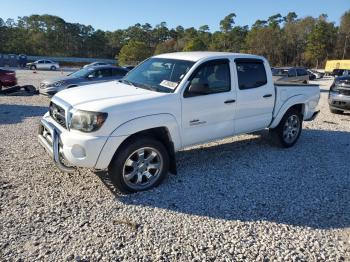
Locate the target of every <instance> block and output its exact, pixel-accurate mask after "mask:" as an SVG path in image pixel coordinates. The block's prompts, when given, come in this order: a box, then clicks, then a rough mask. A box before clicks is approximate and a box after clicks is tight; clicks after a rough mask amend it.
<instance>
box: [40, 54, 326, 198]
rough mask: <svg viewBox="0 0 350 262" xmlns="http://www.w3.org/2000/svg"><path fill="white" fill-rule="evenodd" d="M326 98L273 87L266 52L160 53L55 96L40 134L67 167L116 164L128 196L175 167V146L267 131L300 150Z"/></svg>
mask: <svg viewBox="0 0 350 262" xmlns="http://www.w3.org/2000/svg"><path fill="white" fill-rule="evenodd" d="M319 98H320V89H319V86H318V85H304V84H303V85H297V84H287V83H283V84H274V83H273V80H272V75H271V68H270V66H269V63H268V61H267V60H266V59H265V58H263V57H261V56H256V55H247V54H235V53H223V52H222V53H221V52H181V53H171V54H162V55H158V56H155V57H152V58H149V59H147V60H145V61H144V62H143V63H142V64H140V65H138V66H137V67H136V68H135V69H134V70H132V71H130V72H129V73H128V74H127V75H126V76H125V77H124V78H123V79H121V80H120V81H118V82H108V83H101V84H95V85H89V86H87V87H85V88H73V89H69V90H64V91H62V92H60V93H58V94H57V95H55V96H54V97H53V98H52V100H51V102H50V107H49V111H48V112H47V113H46V114H45V115H44V117H43V118H42V119H41V123H40V126H39V134H38V139H39V142H40V144H41V145H42V146H43V147H44V148H45V149H46V150H47V152H48V153H49V154H50V155H51V156H52V158H53V161H54V162H55V163H56V165H57V167H58V168H59V169H60V170H61V171H63V172H73V171H74V168H73V167H72V166H79V167H86V168H94V169H97V170H98V169H100V170H101V169H102V170H103V169H108V173H109V175H110V178H111V180H112V181H113V182H114V184H115V185H116V187H117V188H118V189H119V190H120V191H122V192H125V193H130V192H136V191H143V190H147V189H150V188H152V187H154V186H156V185H158V184H160V183H161V182H162V180H163V179H164V178H165V176H166V175H167V173H168V171H170V172H172V173H176V160H175V152H176V151H178V150H181V149H183V148H185V147H188V146H191V145H195V144H201V143H206V142H208V141H213V140H216V139H222V138H224V137H230V136H234V135H239V134H243V133H250V132H253V131H257V130H263V129H265V128H269V129H270V133H271V136H272V137H273V139H274V141H275V142H276V143H278V144H279V145H280V146H282V147H291V146H293V145H294V144H295V143H296V142H297V141H298V138H299V137H300V134H301V132H302V123H303V121H307V120H313V119H314V118H315V117H316V116H317V114H318V112H319V111H316V107H317V104H318V101H319ZM296 150H298V149H296ZM62 158H64V160H63V161H62ZM286 161H290V160H289V159H287V160H286ZM67 164H68V165H69V166H67ZM234 164H235V163H234V162H233V163H228V164H227V165H228V166H231V165H234Z"/></svg>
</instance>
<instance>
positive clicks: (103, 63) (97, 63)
mask: <svg viewBox="0 0 350 262" xmlns="http://www.w3.org/2000/svg"><path fill="white" fill-rule="evenodd" d="M111 65H112V64H111V63H106V62H93V63H91V64H87V65H84V66H83V68H88V67H92V66H111Z"/></svg>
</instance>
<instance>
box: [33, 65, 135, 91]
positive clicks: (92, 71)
mask: <svg viewBox="0 0 350 262" xmlns="http://www.w3.org/2000/svg"><path fill="white" fill-rule="evenodd" d="M127 73H128V70H127V69H125V68H122V67H117V66H95V67H87V68H83V69H80V70H78V71H76V72H74V73H72V74H70V75H68V76H65V77H60V78H57V79H52V80H44V81H42V82H41V83H40V86H39V93H40V94H43V95H48V96H52V95H54V94H56V93H57V92H59V91H61V90H64V89H67V88H72V87H77V86H83V85H90V84H95V83H99V82H106V81H112V80H118V79H120V78H123V77H124V76H125V75H126V74H127Z"/></svg>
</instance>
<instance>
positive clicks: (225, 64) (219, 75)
mask: <svg viewBox="0 0 350 262" xmlns="http://www.w3.org/2000/svg"><path fill="white" fill-rule="evenodd" d="M198 87H199V89H200V90H201V92H192V91H191V90H194V89H197V90H198ZM230 90H231V75H230V65H229V61H228V60H226V59H225V60H214V61H210V62H206V63H204V64H202V65H201V66H199V68H198V69H197V70H196V71H195V72H194V73H193V75H192V76H191V80H190V85H189V88H188V89H187V90H186V91H185V96H194V95H209V94H215V93H221V92H228V91H230Z"/></svg>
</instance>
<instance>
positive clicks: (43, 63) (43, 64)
mask: <svg viewBox="0 0 350 262" xmlns="http://www.w3.org/2000/svg"><path fill="white" fill-rule="evenodd" d="M26 66H27V67H29V69H30V70H57V69H59V68H60V65H59V64H58V63H57V62H54V61H52V60H37V61H35V62H33V63H27V64H26Z"/></svg>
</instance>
